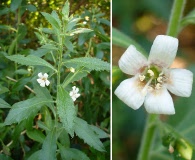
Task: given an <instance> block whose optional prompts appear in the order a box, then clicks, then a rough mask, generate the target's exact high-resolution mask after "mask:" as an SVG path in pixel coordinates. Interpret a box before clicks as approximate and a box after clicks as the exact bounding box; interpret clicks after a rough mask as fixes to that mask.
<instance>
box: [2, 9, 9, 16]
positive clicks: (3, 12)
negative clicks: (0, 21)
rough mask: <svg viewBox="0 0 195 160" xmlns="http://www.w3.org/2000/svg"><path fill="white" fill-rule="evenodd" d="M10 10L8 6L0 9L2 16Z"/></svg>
mask: <svg viewBox="0 0 195 160" xmlns="http://www.w3.org/2000/svg"><path fill="white" fill-rule="evenodd" d="M9 11H10V9H9V8H7V7H5V8H2V9H1V10H0V16H2V15H4V14H8V13H9Z"/></svg>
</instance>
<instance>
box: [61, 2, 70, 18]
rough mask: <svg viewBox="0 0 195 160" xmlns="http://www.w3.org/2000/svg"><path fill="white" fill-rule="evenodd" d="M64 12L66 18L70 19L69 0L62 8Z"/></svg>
mask: <svg viewBox="0 0 195 160" xmlns="http://www.w3.org/2000/svg"><path fill="white" fill-rule="evenodd" d="M62 14H63V15H64V18H65V19H68V17H69V2H68V0H67V1H66V3H65V4H64V7H63V8H62Z"/></svg>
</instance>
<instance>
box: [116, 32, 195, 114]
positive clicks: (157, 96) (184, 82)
mask: <svg viewBox="0 0 195 160" xmlns="http://www.w3.org/2000/svg"><path fill="white" fill-rule="evenodd" d="M177 48H178V39H177V38H174V37H170V36H165V35H159V36H157V37H156V39H155V40H154V42H153V45H152V47H151V50H150V54H149V57H148V60H147V58H146V57H145V56H144V55H143V54H141V53H140V52H139V51H138V50H136V48H135V47H134V46H133V45H130V46H129V48H128V49H127V50H126V51H125V53H124V54H123V55H122V57H121V58H120V60H119V67H120V69H121V70H122V71H123V72H124V73H126V74H129V75H133V76H134V77H132V78H129V79H127V80H124V81H122V82H121V83H120V85H119V86H118V87H117V89H116V90H115V92H114V93H115V94H116V95H117V97H118V98H119V99H121V100H122V101H123V102H124V103H126V104H127V105H128V106H129V107H131V108H133V109H138V108H140V107H141V105H142V104H143V103H144V106H145V108H146V110H147V112H148V113H155V114H175V109H174V104H173V100H172V98H171V95H170V94H169V92H168V91H167V90H169V91H170V92H171V93H173V94H175V95H178V96H182V97H189V96H190V95H191V91H192V83H193V74H192V72H191V71H189V70H186V69H176V68H169V67H170V65H171V64H172V62H173V60H174V59H175V56H176V53H177Z"/></svg>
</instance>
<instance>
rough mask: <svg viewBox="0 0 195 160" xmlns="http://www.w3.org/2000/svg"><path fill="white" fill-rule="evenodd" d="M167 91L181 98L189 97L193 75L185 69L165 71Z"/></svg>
mask: <svg viewBox="0 0 195 160" xmlns="http://www.w3.org/2000/svg"><path fill="white" fill-rule="evenodd" d="M166 74H167V77H168V81H167V84H166V87H167V89H168V90H169V91H170V92H171V93H173V94H175V95H177V96H182V97H189V96H190V95H191V92H192V83H193V73H192V72H191V71H189V70H186V69H169V70H168V71H167V73H166Z"/></svg>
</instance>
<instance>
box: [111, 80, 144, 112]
mask: <svg viewBox="0 0 195 160" xmlns="http://www.w3.org/2000/svg"><path fill="white" fill-rule="evenodd" d="M138 82H139V81H138V78H137V77H133V78H130V79H126V80H124V81H122V82H121V83H120V85H119V86H118V87H117V89H116V90H115V92H114V93H115V95H116V96H117V97H118V98H119V99H120V100H121V101H123V102H124V103H125V104H127V105H128V106H129V107H131V108H133V109H138V108H140V107H141V105H142V104H143V102H144V98H145V95H144V94H143V93H142V92H141V90H142V89H143V87H141V88H140V86H139V85H138Z"/></svg>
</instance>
